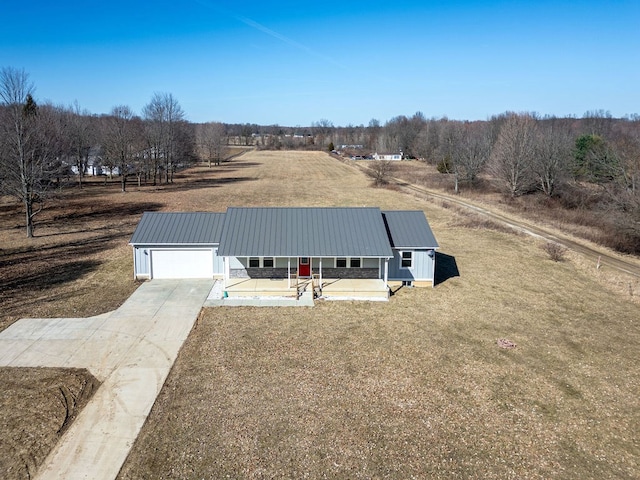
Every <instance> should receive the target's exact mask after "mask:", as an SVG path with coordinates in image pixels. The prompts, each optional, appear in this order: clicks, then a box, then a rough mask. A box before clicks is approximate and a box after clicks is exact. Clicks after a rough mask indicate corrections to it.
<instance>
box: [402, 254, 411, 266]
mask: <svg viewBox="0 0 640 480" xmlns="http://www.w3.org/2000/svg"><path fill="white" fill-rule="evenodd" d="M400 266H401V267H402V268H411V267H413V252H402V261H401V263H400Z"/></svg>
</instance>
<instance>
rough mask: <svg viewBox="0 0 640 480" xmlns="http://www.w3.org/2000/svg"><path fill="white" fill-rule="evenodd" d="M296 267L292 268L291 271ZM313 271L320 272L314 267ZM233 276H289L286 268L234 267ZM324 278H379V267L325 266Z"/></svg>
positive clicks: (231, 272)
mask: <svg viewBox="0 0 640 480" xmlns="http://www.w3.org/2000/svg"><path fill="white" fill-rule="evenodd" d="M295 272H296V269H294V268H292V269H291V273H292V274H293V273H295ZM313 273H318V271H317V269H314V272H313ZM229 276H230V277H231V278H287V269H286V268H246V269H244V268H234V269H231V270H230V271H229ZM322 277H323V278H378V269H377V268H323V269H322Z"/></svg>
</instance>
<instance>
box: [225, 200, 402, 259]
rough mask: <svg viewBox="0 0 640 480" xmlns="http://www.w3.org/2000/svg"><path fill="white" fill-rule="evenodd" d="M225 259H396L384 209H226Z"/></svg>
mask: <svg viewBox="0 0 640 480" xmlns="http://www.w3.org/2000/svg"><path fill="white" fill-rule="evenodd" d="M218 254H219V255H220V256H232V257H270V256H272V257H287V256H292V257H300V256H304V257H321V256H328V257H332V256H334V257H392V256H393V251H392V250H391V247H390V245H389V238H388V236H387V232H386V228H385V225H384V221H383V219H382V213H381V212H380V209H379V208H374V207H363V208H348V207H336V208H314V207H294V208H282V207H264V208H260V207H258V208H233V207H230V208H228V209H227V214H226V218H225V222H224V227H223V231H222V236H221V238H220V248H219V250H218Z"/></svg>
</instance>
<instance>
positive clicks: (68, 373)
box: [0, 368, 99, 479]
mask: <svg viewBox="0 0 640 480" xmlns="http://www.w3.org/2000/svg"><path fill="white" fill-rule="evenodd" d="M0 385H2V388H0V412H2V415H1V418H2V421H1V423H0V426H1V427H2V428H1V429H0V431H2V435H0V477H1V478H3V479H12V478H16V479H17V478H33V476H34V474H35V472H36V471H37V468H38V466H39V465H40V464H41V463H42V462H43V461H44V459H45V457H46V456H47V454H48V453H49V450H50V448H51V446H52V445H54V444H55V442H57V441H58V439H59V438H60V437H61V436H62V434H63V433H64V431H65V429H66V428H67V427H68V426H69V425H70V424H71V422H73V420H74V418H75V417H76V415H77V414H78V413H79V412H80V410H82V408H83V407H84V406H85V405H86V403H87V402H88V401H89V399H90V398H91V397H92V396H93V393H94V392H95V390H96V389H97V388H98V386H99V382H98V381H97V380H96V379H95V378H94V377H93V375H91V374H90V373H89V372H87V371H86V370H82V369H74V368H66V369H65V368H0Z"/></svg>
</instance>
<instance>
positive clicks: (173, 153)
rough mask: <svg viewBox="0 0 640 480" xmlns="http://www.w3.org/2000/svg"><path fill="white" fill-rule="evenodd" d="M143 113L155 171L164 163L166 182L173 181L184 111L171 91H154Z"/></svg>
mask: <svg viewBox="0 0 640 480" xmlns="http://www.w3.org/2000/svg"><path fill="white" fill-rule="evenodd" d="M142 115H143V117H144V119H145V120H146V121H147V129H146V130H147V141H148V148H149V150H150V155H151V157H152V158H153V160H154V164H155V167H156V168H155V169H154V184H155V183H156V182H155V175H156V173H155V171H156V170H157V166H158V165H159V164H160V163H162V164H163V168H164V171H165V179H166V183H169V182H172V181H173V172H174V169H175V162H176V160H177V156H178V155H177V154H178V151H179V150H180V149H181V147H180V145H179V139H180V138H181V136H180V131H179V130H180V129H181V128H182V127H183V124H184V118H185V115H184V111H183V110H182V107H181V106H180V104H179V103H178V100H176V99H175V98H174V96H173V95H172V94H170V93H158V92H156V93H154V94H153V97H152V98H151V101H150V102H149V103H148V104H147V105H145V107H144V108H143V110H142Z"/></svg>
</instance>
